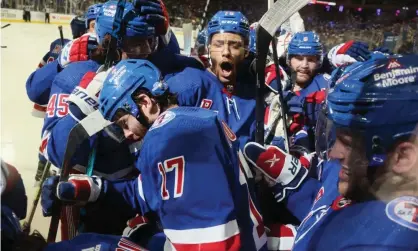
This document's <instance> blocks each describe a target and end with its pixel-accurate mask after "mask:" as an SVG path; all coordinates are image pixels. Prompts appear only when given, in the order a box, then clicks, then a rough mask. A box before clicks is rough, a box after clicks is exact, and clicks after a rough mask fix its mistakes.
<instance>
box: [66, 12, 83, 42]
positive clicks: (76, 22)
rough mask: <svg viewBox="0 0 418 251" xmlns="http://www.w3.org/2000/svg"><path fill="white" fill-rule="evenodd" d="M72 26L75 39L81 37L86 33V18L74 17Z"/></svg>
mask: <svg viewBox="0 0 418 251" xmlns="http://www.w3.org/2000/svg"><path fill="white" fill-rule="evenodd" d="M70 26H71V32H72V33H73V38H74V39H75V38H78V37H81V36H82V35H83V34H84V33H86V26H85V18H84V17H82V16H76V17H74V18H73V19H72V20H71V23H70Z"/></svg>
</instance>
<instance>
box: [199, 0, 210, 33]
mask: <svg viewBox="0 0 418 251" xmlns="http://www.w3.org/2000/svg"><path fill="white" fill-rule="evenodd" d="M209 4H210V0H207V1H206V5H205V10H204V11H203V16H202V19H201V20H200V24H199V28H198V30H199V31H201V30H203V27H205V26H204V24H205V22H206V15H207V14H208V8H209Z"/></svg>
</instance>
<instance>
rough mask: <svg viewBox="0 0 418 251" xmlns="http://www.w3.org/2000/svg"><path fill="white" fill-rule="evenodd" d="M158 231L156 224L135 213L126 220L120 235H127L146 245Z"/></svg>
mask: <svg viewBox="0 0 418 251" xmlns="http://www.w3.org/2000/svg"><path fill="white" fill-rule="evenodd" d="M158 232H159V231H158V228H157V226H156V224H154V223H152V222H149V220H148V219H147V218H146V217H144V216H141V215H139V214H137V215H136V216H135V217H134V218H132V219H130V220H129V221H128V223H127V227H126V228H125V229H124V230H123V233H122V236H124V237H129V239H131V240H133V241H134V242H135V243H138V244H140V245H141V246H148V242H149V240H150V239H151V238H152V236H154V235H155V234H156V233H158Z"/></svg>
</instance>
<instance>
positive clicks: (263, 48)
mask: <svg viewBox="0 0 418 251" xmlns="http://www.w3.org/2000/svg"><path fill="white" fill-rule="evenodd" d="M309 2H310V0H292V1H289V3H288V0H278V1H277V2H275V3H274V4H273V6H272V7H271V8H270V9H269V10H268V11H267V12H266V13H265V14H264V15H263V17H262V18H261V20H260V21H259V25H258V26H257V31H256V33H257V35H256V39H257V48H256V50H257V62H256V69H257V88H256V134H255V140H256V142H258V143H259V144H264V90H265V87H264V82H265V73H264V71H265V66H266V59H267V53H268V49H269V44H270V42H271V40H272V38H273V36H274V35H275V33H276V31H277V29H278V28H279V27H280V25H282V24H283V23H284V22H285V21H286V20H288V19H289V18H290V17H291V16H292V15H293V14H294V13H296V12H298V11H299V10H300V9H302V8H303V7H304V6H305V5H307V4H308V3H309ZM275 63H276V62H275ZM277 68H278V65H276V70H277ZM276 74H277V75H278V74H280V72H277V73H276ZM279 95H281V99H282V100H283V92H280V91H279ZM281 112H282V115H283V113H284V111H283V109H282V111H281ZM286 130H287V128H286V129H285V131H286Z"/></svg>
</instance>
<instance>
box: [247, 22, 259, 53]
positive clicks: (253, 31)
mask: <svg viewBox="0 0 418 251" xmlns="http://www.w3.org/2000/svg"><path fill="white" fill-rule="evenodd" d="M257 26H258V22H255V23H252V24H251V25H250V48H249V49H250V52H252V53H254V54H255V53H256V52H257V49H256V48H257V47H256V46H257V43H256V40H257V32H256V31H257Z"/></svg>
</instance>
